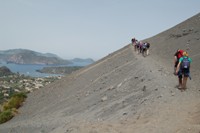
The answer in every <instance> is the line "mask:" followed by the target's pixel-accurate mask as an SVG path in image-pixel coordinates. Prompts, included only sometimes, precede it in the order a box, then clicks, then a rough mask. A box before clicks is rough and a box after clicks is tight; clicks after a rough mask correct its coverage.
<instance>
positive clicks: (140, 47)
mask: <svg viewBox="0 0 200 133" xmlns="http://www.w3.org/2000/svg"><path fill="white" fill-rule="evenodd" d="M142 45H143V42H142V41H140V42H139V53H142Z"/></svg>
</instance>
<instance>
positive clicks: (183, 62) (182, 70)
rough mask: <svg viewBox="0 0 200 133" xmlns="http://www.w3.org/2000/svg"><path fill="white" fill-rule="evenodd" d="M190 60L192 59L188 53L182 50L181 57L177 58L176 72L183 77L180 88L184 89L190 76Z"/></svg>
mask: <svg viewBox="0 0 200 133" xmlns="http://www.w3.org/2000/svg"><path fill="white" fill-rule="evenodd" d="M191 62H192V60H191V58H189V57H188V53H187V52H183V57H181V58H180V59H179V63H178V66H177V68H176V74H179V76H182V77H183V79H182V84H181V88H180V89H181V90H186V83H187V79H188V77H189V76H190V68H191V65H190V64H191Z"/></svg>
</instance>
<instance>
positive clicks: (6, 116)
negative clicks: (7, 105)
mask: <svg viewBox="0 0 200 133" xmlns="http://www.w3.org/2000/svg"><path fill="white" fill-rule="evenodd" d="M13 116H14V115H13V113H12V111H11V110H6V111H3V112H2V113H1V114H0V124H2V123H4V122H6V121H8V120H10V119H12V118H13Z"/></svg>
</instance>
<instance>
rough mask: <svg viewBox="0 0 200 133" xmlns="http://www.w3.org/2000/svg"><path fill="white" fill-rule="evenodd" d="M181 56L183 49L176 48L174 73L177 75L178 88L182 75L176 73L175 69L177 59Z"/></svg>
mask: <svg viewBox="0 0 200 133" xmlns="http://www.w3.org/2000/svg"><path fill="white" fill-rule="evenodd" d="M182 56H183V50H181V49H178V50H177V51H176V53H175V54H174V75H177V76H178V88H181V85H182V75H181V74H179V73H180V72H179V73H178V74H176V69H177V66H178V63H179V59H180V58H181V57H182Z"/></svg>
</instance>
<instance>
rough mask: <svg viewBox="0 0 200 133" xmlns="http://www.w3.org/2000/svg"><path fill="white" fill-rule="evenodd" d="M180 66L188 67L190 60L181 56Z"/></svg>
mask: <svg viewBox="0 0 200 133" xmlns="http://www.w3.org/2000/svg"><path fill="white" fill-rule="evenodd" d="M181 68H182V69H189V68H190V61H189V59H188V57H187V58H183V61H182V62H181Z"/></svg>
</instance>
